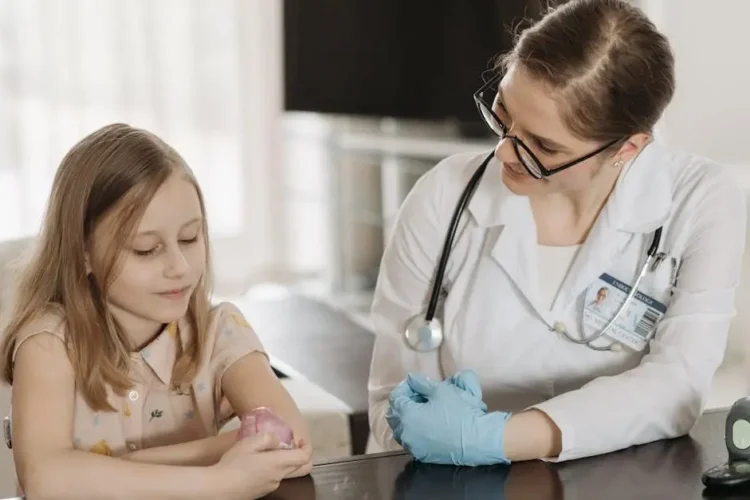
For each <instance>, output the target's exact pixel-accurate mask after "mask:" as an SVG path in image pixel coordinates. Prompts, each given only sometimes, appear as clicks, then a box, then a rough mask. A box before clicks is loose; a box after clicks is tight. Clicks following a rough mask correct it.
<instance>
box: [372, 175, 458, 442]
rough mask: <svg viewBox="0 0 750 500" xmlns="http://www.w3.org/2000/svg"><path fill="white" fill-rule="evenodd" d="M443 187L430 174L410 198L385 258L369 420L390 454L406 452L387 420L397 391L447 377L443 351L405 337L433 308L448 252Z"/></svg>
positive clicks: (376, 310) (376, 308) (377, 299)
mask: <svg viewBox="0 0 750 500" xmlns="http://www.w3.org/2000/svg"><path fill="white" fill-rule="evenodd" d="M439 187H440V186H438V185H437V183H436V176H435V175H434V172H428V173H427V174H425V176H423V177H421V178H420V179H419V181H417V183H416V185H415V186H414V188H413V189H412V191H411V192H410V193H409V195H408V196H407V197H406V199H405V201H404V203H403V205H402V206H401V209H400V211H399V215H398V217H397V219H396V222H395V226H394V229H393V233H392V236H391V239H390V242H389V243H388V245H387V246H386V248H385V251H384V253H383V258H382V261H381V264H380V273H379V276H378V281H377V285H376V288H375V294H374V297H373V304H372V311H371V312H372V321H373V326H374V329H375V334H376V337H375V345H374V349H373V355H372V362H371V365H370V377H369V381H368V384H367V389H368V396H369V419H370V429H371V432H372V435H373V438H374V439H375V441H376V442H377V444H378V445H379V446H380V447H382V448H383V449H385V450H397V449H399V448H400V447H399V445H398V444H397V443H396V442H395V440H394V439H393V433H392V431H391V429H390V427H389V426H388V423H387V422H386V420H385V413H386V411H387V409H388V406H389V402H388V397H389V395H390V393H391V391H392V390H393V388H395V387H396V385H398V384H399V383H400V382H401V381H402V380H403V379H404V378H405V377H406V375H407V373H409V372H419V373H422V374H425V375H427V376H429V377H431V378H434V379H442V378H443V376H442V373H441V372H442V370H441V368H440V362H439V354H438V352H437V351H436V352H426V353H418V352H415V351H413V350H411V349H410V348H409V347H408V346H407V345H406V344H405V342H404V338H403V333H404V330H405V328H406V324H407V323H408V322H409V320H410V319H411V318H413V317H414V316H415V315H417V314H424V311H425V310H426V308H427V302H428V301H429V294H430V290H431V288H432V277H433V273H434V271H435V266H436V262H437V259H438V254H439V252H440V250H441V247H442V240H443V233H444V230H443V229H441V228H440V225H439V223H438V213H439V212H438V206H439V195H440V192H439Z"/></svg>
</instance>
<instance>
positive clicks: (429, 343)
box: [404, 314, 443, 352]
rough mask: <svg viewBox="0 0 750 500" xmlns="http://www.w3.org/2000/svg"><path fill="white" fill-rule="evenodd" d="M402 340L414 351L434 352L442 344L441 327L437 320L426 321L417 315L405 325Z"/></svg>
mask: <svg viewBox="0 0 750 500" xmlns="http://www.w3.org/2000/svg"><path fill="white" fill-rule="evenodd" d="M404 340H405V341H406V343H407V344H408V345H409V347H411V348H412V349H414V350H415V351H419V352H429V351H434V350H435V349H437V348H438V347H440V344H442V343H443V327H442V325H441V324H440V321H439V320H438V319H437V318H432V319H431V320H430V321H427V320H426V319H425V317H424V315H422V314H418V315H416V316H414V317H413V318H412V319H411V321H409V323H408V324H407V325H406V332H405V333H404Z"/></svg>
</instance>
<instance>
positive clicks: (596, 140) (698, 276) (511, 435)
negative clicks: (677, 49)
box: [368, 0, 746, 465]
mask: <svg viewBox="0 0 750 500" xmlns="http://www.w3.org/2000/svg"><path fill="white" fill-rule="evenodd" d="M570 33H576V38H575V39H571V38H570ZM483 77H484V80H483V81H484V84H482V85H480V86H479V88H478V89H477V91H476V92H475V93H474V95H473V99H474V103H475V104H476V107H477V111H478V113H479V115H480V116H481V118H482V119H483V121H484V123H485V124H486V125H487V127H488V129H489V130H490V131H492V132H493V133H494V134H495V135H496V136H497V146H496V147H495V149H494V151H486V152H483V153H480V154H460V155H455V156H451V157H449V158H447V159H445V160H443V161H442V162H440V163H439V164H438V165H436V166H435V167H434V168H433V169H431V170H430V171H429V172H427V173H426V174H425V175H424V176H422V177H421V178H420V179H419V181H418V182H417V183H416V185H415V186H414V188H413V189H412V191H411V193H410V194H409V196H408V197H407V198H406V200H405V201H404V203H403V205H402V206H401V209H400V212H399V215H398V218H397V223H396V227H395V229H394V231H393V236H392V238H391V240H390V241H389V243H388V245H387V247H386V250H385V252H384V255H383V258H382V262H381V266H380V274H379V277H378V281H377V286H376V290H375V296H374V300H373V304H372V319H373V324H374V325H375V329H376V334H377V336H376V341H375V347H374V352H373V357H372V363H371V367H370V378H369V384H368V390H369V414H370V427H371V430H372V434H373V438H374V439H375V441H377V443H378V444H379V445H380V447H381V448H383V449H386V450H387V449H399V448H403V449H405V450H407V451H408V452H409V453H411V454H412V455H413V456H414V457H415V458H416V459H417V460H420V461H423V462H432V463H445V464H456V465H487V464H501V463H508V462H513V461H521V460H532V459H545V460H554V461H566V460H572V459H577V458H582V457H588V456H592V455H598V454H604V453H609V452H612V451H615V450H620V449H623V448H627V447H629V446H632V445H636V444H641V443H647V442H650V441H655V440H660V439H666V438H672V437H677V436H681V435H684V434H686V433H687V432H688V431H689V430H690V429H691V427H692V426H693V424H694V423H695V421H696V419H697V418H698V416H699V415H700V413H701V409H702V407H703V404H704V400H705V398H706V393H707V390H708V387H710V384H711V381H712V379H713V376H714V372H715V371H716V368H717V367H718V365H719V364H720V362H721V361H722V359H723V355H724V346H725V341H726V338H727V333H728V330H729V325H730V322H731V319H732V317H733V315H734V291H735V288H736V285H737V281H738V276H739V275H740V267H741V260H742V254H743V250H744V242H745V213H746V212H745V206H744V198H743V195H742V193H741V191H740V189H739V188H738V187H737V186H736V184H735V182H734V179H733V178H732V175H731V174H730V173H729V172H728V171H727V170H726V169H724V168H723V167H722V166H720V165H717V164H715V163H712V162H710V161H709V160H707V159H705V158H703V157H700V156H697V155H693V154H690V153H688V152H683V151H677V150H673V149H671V148H669V147H667V146H666V145H664V144H662V143H660V142H659V141H658V140H656V139H655V138H654V134H653V130H654V126H655V125H656V123H657V122H658V121H659V119H660V118H661V116H662V114H663V112H664V110H665V109H666V108H667V106H668V105H669V103H670V102H671V100H672V96H673V94H674V91H675V75H674V59H673V55H672V50H671V47H670V45H669V42H668V40H667V39H666V38H665V37H664V36H663V35H662V34H661V33H660V32H659V31H658V30H657V29H656V27H655V26H654V24H653V23H652V22H651V21H650V20H649V19H648V18H647V17H646V16H645V15H644V14H643V12H642V11H640V10H639V9H638V8H636V7H634V6H632V5H631V4H629V3H628V2H625V1H621V0H606V1H595V0H573V1H571V2H568V3H566V4H563V5H561V6H559V7H557V8H555V9H553V10H551V11H549V12H548V13H547V14H546V15H545V16H544V17H543V18H542V19H541V20H539V21H538V22H537V23H536V24H534V25H532V26H531V27H529V28H528V29H526V30H525V31H523V32H522V33H521V35H520V37H518V39H517V42H516V44H515V46H514V48H513V49H512V50H511V51H510V52H509V53H506V54H503V55H501V56H500V57H499V58H498V59H497V61H495V64H494V66H493V69H492V71H488V72H487V73H486V74H485V75H483ZM665 262H666V264H665ZM676 269H679V273H676V271H675V270H676Z"/></svg>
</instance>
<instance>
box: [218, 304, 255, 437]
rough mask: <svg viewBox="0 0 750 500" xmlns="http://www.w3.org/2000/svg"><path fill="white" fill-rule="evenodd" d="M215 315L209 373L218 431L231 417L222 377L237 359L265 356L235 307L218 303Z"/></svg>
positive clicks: (232, 415) (230, 408)
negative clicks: (212, 377) (210, 374)
mask: <svg viewBox="0 0 750 500" xmlns="http://www.w3.org/2000/svg"><path fill="white" fill-rule="evenodd" d="M215 315H216V319H215V320H214V324H213V328H214V332H213V333H214V335H215V338H214V348H213V352H212V353H211V360H210V370H211V373H213V374H214V385H215V391H214V395H215V399H214V401H215V402H216V408H215V412H216V413H215V415H216V420H217V423H218V424H219V427H221V426H222V425H223V424H224V423H226V422H227V421H228V420H230V419H231V418H232V417H234V415H235V413H234V410H233V409H232V407H231V405H230V404H229V402H228V401H227V399H226V397H225V396H224V391H223V390H222V388H221V380H222V378H223V377H224V373H225V372H226V371H227V369H229V367H230V366H232V365H233V364H234V363H235V362H236V361H238V360H239V359H240V358H242V357H244V356H246V355H248V354H250V353H252V352H255V351H258V352H262V353H264V354H265V350H264V349H263V345H262V344H261V341H260V339H259V338H258V335H257V334H256V333H255V330H253V328H252V326H250V324H249V323H248V322H247V320H246V319H245V316H244V315H243V314H242V312H240V310H239V309H238V308H237V306H235V305H234V304H231V303H228V302H224V303H221V304H219V305H218V306H216V308H215Z"/></svg>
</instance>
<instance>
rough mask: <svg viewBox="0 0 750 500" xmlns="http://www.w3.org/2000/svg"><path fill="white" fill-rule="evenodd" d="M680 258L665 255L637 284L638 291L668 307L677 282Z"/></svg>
mask: <svg viewBox="0 0 750 500" xmlns="http://www.w3.org/2000/svg"><path fill="white" fill-rule="evenodd" d="M679 267H680V259H679V258H678V257H672V256H670V255H666V256H665V257H664V258H663V259H662V260H661V262H660V263H659V265H658V266H657V267H656V269H654V270H653V271H650V272H648V273H646V275H645V276H644V277H643V279H642V280H641V283H640V284H639V285H638V291H639V292H641V293H643V294H646V295H648V296H649V297H651V298H652V299H655V300H658V301H659V302H661V303H662V304H664V305H665V306H667V307H669V302H670V301H671V299H672V294H673V293H674V287H675V284H676V283H677V272H678V271H679Z"/></svg>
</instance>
